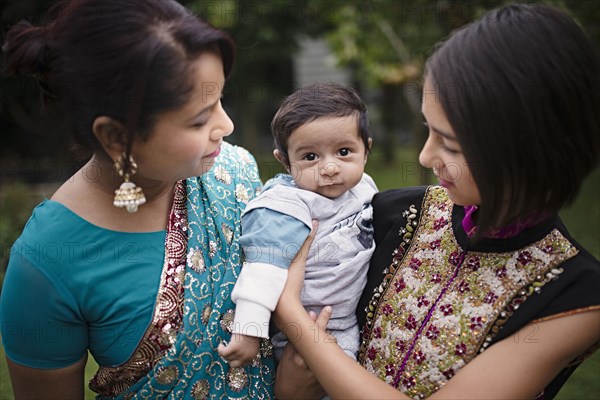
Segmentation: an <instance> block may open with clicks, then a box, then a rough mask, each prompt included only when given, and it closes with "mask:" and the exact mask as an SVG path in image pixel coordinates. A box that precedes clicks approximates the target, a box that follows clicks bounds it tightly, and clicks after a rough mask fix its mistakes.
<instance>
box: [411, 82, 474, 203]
mask: <svg viewBox="0 0 600 400" xmlns="http://www.w3.org/2000/svg"><path fill="white" fill-rule="evenodd" d="M435 89H436V88H435V86H434V83H433V82H432V80H431V78H427V79H425V87H424V88H423V102H422V104H421V112H422V113H423V117H424V118H425V121H426V126H427V127H428V129H429V137H428V138H427V142H425V146H424V147H423V149H422V150H421V154H420V155H419V162H420V163H421V165H422V166H424V167H426V168H432V169H433V172H434V173H435V175H436V176H437V178H438V179H439V182H440V185H441V186H443V187H445V188H446V190H447V191H448V196H449V197H450V199H451V200H452V201H453V202H454V203H455V204H458V205H463V206H466V205H479V203H480V201H481V198H480V196H479V189H478V188H477V184H476V183H475V180H474V179H473V176H472V175H471V170H470V169H469V165H468V164H467V161H466V160H465V157H464V155H463V153H462V149H461V147H460V145H459V143H458V140H457V139H456V135H455V133H454V130H453V129H452V127H451V126H450V122H448V118H446V113H445V112H444V109H443V108H442V104H441V102H440V100H439V97H438V94H437V91H436V90H435Z"/></svg>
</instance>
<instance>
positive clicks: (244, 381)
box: [227, 368, 248, 392]
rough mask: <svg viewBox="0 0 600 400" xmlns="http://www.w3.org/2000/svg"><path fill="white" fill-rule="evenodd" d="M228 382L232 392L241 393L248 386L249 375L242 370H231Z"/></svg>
mask: <svg viewBox="0 0 600 400" xmlns="http://www.w3.org/2000/svg"><path fill="white" fill-rule="evenodd" d="M227 381H228V383H229V387H230V388H231V390H233V391H235V392H240V391H241V390H242V389H243V388H245V387H246V386H247V385H248V375H247V374H246V371H244V369H242V368H231V369H230V370H229V373H228V374H227Z"/></svg>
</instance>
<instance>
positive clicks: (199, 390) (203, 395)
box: [192, 379, 210, 400]
mask: <svg viewBox="0 0 600 400" xmlns="http://www.w3.org/2000/svg"><path fill="white" fill-rule="evenodd" d="M209 393H210V386H209V383H208V381H207V380H206V379H202V380H200V381H198V382H196V383H194V386H193V387H192V395H193V396H194V399H195V400H206V399H208V394H209Z"/></svg>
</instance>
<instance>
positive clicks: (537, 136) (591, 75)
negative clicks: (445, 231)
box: [425, 4, 600, 232]
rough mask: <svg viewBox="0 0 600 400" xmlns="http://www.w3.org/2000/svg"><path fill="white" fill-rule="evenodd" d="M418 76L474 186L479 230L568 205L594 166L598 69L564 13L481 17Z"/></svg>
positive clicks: (599, 131)
mask: <svg viewBox="0 0 600 400" xmlns="http://www.w3.org/2000/svg"><path fill="white" fill-rule="evenodd" d="M425 75H426V79H430V82H431V84H432V85H434V86H433V87H435V90H436V96H437V97H436V101H440V103H441V106H442V108H443V109H444V111H445V112H446V116H447V118H448V121H449V122H450V125H451V126H452V128H453V129H454V132H455V134H456V136H457V139H458V141H459V143H460V145H461V147H462V150H463V153H464V156H465V159H466V160H467V163H468V166H469V168H470V169H471V172H472V174H473V177H474V180H475V182H476V184H477V187H478V189H479V193H480V195H481V204H480V207H479V211H478V225H479V227H480V229H479V232H486V231H487V229H488V228H490V227H493V226H503V225H506V224H507V223H510V222H511V221H514V220H515V219H517V218H519V217H523V216H527V215H532V214H537V213H540V212H541V213H555V212H557V211H558V210H559V209H561V208H562V207H563V206H565V205H568V204H570V203H571V202H572V201H573V200H574V199H575V197H576V195H577V193H578V191H579V188H580V186H581V184H582V181H583V180H584V178H585V177H586V175H588V174H589V173H590V172H591V171H592V170H593V169H594V167H595V166H596V165H597V164H598V155H599V150H600V63H599V59H598V55H597V54H596V53H595V51H594V48H593V46H592V44H591V43H590V40H589V39H588V38H587V37H586V36H585V34H584V33H583V32H582V30H581V29H580V28H579V26H578V25H577V24H576V23H575V21H574V20H573V19H572V18H571V17H570V16H569V15H567V14H566V13H564V12H563V11H561V10H559V9H557V8H553V7H550V6H545V5H539V4H531V5H525V4H515V5H510V6H507V7H503V8H500V9H498V10H495V11H491V12H489V13H487V14H486V15H484V16H483V17H482V18H481V19H479V20H478V21H476V22H474V23H472V24H470V25H468V26H467V27H465V28H463V29H461V30H459V31H457V32H456V33H454V34H453V35H451V36H450V38H449V39H447V40H446V41H445V42H442V43H441V44H440V45H439V47H438V48H437V49H436V50H435V52H434V53H433V55H432V56H431V57H430V58H429V60H428V62H427V64H426V71H425ZM428 98H429V97H428ZM538 215H539V214H538Z"/></svg>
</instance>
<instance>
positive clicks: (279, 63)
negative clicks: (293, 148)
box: [183, 0, 331, 152]
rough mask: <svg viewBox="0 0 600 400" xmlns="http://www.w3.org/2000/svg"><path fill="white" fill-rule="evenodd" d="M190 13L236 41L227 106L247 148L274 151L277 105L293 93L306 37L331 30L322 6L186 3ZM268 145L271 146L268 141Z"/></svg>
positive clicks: (232, 0)
mask: <svg viewBox="0 0 600 400" xmlns="http://www.w3.org/2000/svg"><path fill="white" fill-rule="evenodd" d="M183 2H184V3H185V5H186V6H187V7H188V8H190V9H191V10H192V11H194V12H195V13H197V14H198V15H200V16H201V17H202V18H204V19H206V20H207V21H209V22H210V23H212V24H213V25H215V26H216V27H218V28H221V29H224V30H226V31H227V32H229V34H230V35H231V36H232V37H233V38H234V40H235V42H236V46H237V54H236V62H235V67H234V71H233V75H232V77H231V79H230V80H229V81H228V83H227V85H226V87H225V89H224V100H223V102H224V104H225V107H226V108H228V111H229V112H230V114H231V116H232V119H233V120H234V122H236V123H237V124H238V126H237V128H236V131H237V132H238V135H236V136H234V137H232V140H234V141H235V140H240V139H241V142H242V144H243V145H244V146H246V147H249V148H250V149H253V150H257V151H265V150H268V151H269V152H270V150H271V148H272V147H271V144H270V132H269V126H270V122H271V118H272V117H273V115H274V113H275V111H276V109H277V106H278V103H279V101H280V100H281V99H282V98H283V97H285V96H287V95H288V94H290V93H291V92H292V91H293V90H294V87H293V76H294V75H293V68H292V57H293V55H294V54H295V52H296V51H297V49H298V41H299V39H300V37H301V36H302V35H317V34H319V33H321V32H323V31H325V30H327V29H328V28H330V27H331V25H330V24H328V23H327V19H326V18H323V14H322V12H323V9H322V7H323V4H324V2H321V1H315V0H293V1H291V0H271V1H267V2H250V1H244V0H220V1H203V0H187V1H183ZM267 138H268V140H269V143H268V145H266V146H265V145H264V144H265V142H264V141H265V140H267Z"/></svg>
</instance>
